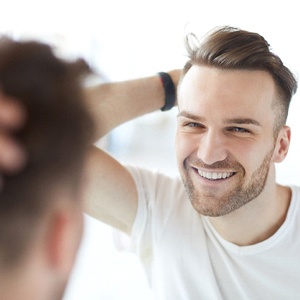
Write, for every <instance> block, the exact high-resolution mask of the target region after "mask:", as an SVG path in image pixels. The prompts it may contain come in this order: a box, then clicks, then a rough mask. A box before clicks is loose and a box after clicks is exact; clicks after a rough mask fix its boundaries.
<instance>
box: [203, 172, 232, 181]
mask: <svg viewBox="0 0 300 300" xmlns="http://www.w3.org/2000/svg"><path fill="white" fill-rule="evenodd" d="M198 174H199V175H200V176H201V177H203V178H205V179H209V180H220V179H227V178H230V177H231V176H233V175H234V174H235V173H234V172H224V173H217V172H204V171H201V170H198Z"/></svg>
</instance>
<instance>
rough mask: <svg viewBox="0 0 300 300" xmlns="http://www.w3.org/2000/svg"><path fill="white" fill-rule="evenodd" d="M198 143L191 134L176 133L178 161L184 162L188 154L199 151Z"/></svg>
mask: <svg viewBox="0 0 300 300" xmlns="http://www.w3.org/2000/svg"><path fill="white" fill-rule="evenodd" d="M197 148H198V144H197V143H196V141H195V140H194V139H193V138H192V137H191V136H189V135H186V134H183V133H181V132H177V133H176V156H177V161H178V163H182V162H183V161H184V160H185V159H186V158H187V157H188V156H190V155H191V154H193V153H197Z"/></svg>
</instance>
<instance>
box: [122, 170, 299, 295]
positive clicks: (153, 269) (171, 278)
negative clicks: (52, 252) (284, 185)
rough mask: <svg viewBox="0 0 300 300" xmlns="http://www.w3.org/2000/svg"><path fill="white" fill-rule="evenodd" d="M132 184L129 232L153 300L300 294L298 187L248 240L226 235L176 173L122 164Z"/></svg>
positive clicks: (293, 189)
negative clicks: (280, 212)
mask: <svg viewBox="0 0 300 300" xmlns="http://www.w3.org/2000/svg"><path fill="white" fill-rule="evenodd" d="M128 169H129V171H130V172H131V174H132V176H133V178H134V180H135V183H136V186H137V189H138V197H139V204H138V212H137V216H136V220H135V223H134V226H133V231H132V240H133V246H134V250H135V251H136V252H137V254H138V255H139V257H140V259H141V262H142V264H143V266H144V268H145V270H146V273H147V275H148V279H149V282H150V285H151V287H152V289H153V291H154V295H155V297H154V299H163V300H176V299H191V300H195V299H205V300H206V299H209V300H211V299H212V300H214V299H234V300H235V299H239V300H241V299H251V300H259V299H262V300H268V299H270V300H276V299H280V300H283V299H284V300H287V299H291V300H295V299H300V211H299V205H300V204H299V202H300V188H299V187H295V186H292V187H291V189H292V200H291V203H290V207H289V211H288V215H287V218H286V220H285V222H284V223H283V225H282V226H281V227H280V228H279V230H278V231H277V232H276V233H275V234H274V235H273V236H271V237H270V238H269V239H267V240H265V241H263V242H261V243H258V244H255V245H251V246H243V247H240V246H237V245H235V244H232V243H230V242H228V241H226V240H224V239H223V238H222V237H221V236H220V235H219V234H218V232H217V231H216V230H215V229H214V227H213V226H212V225H211V223H210V222H209V219H208V218H207V217H204V216H201V215H199V214H198V213H197V212H196V211H195V210H194V208H193V207H192V205H191V204H190V201H189V199H188V197H187V195H186V193H185V190H184V187H183V184H182V182H181V180H180V179H179V178H176V179H175V178H170V177H167V176H165V175H162V174H159V173H154V172H151V171H147V170H143V169H138V168H132V167H128Z"/></svg>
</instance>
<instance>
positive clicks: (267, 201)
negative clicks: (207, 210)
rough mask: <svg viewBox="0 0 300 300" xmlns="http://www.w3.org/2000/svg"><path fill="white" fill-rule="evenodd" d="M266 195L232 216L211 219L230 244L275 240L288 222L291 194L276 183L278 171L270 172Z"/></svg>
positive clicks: (263, 193) (251, 243)
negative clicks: (273, 237) (275, 236)
mask: <svg viewBox="0 0 300 300" xmlns="http://www.w3.org/2000/svg"><path fill="white" fill-rule="evenodd" d="M270 173H271V175H270V176H269V178H268V179H267V183H266V186H265V188H264V190H263V191H262V193H261V194H260V195H259V196H258V197H257V198H255V199H253V200H252V201H250V202H249V203H247V204H246V205H244V206H243V207H241V208H239V209H237V210H236V211H234V212H231V213H230V214H228V215H225V216H222V217H216V218H210V222H211V223H212V225H213V226H214V227H215V229H216V230H217V231H218V232H219V234H220V235H221V236H222V237H223V238H225V239H226V240H227V241H229V242H232V243H234V244H236V245H239V246H248V245H253V244H257V243H259V242H262V241H264V240H266V239H268V238H269V237H271V236H272V235H273V234H274V233H275V232H276V231H277V230H278V229H279V228H280V226H281V225H282V224H283V222H284V221H285V218H286V215H287V212H288V208H289V204H290V199H291V191H290V189H289V188H288V187H284V186H281V185H278V184H276V183H275V171H273V172H270Z"/></svg>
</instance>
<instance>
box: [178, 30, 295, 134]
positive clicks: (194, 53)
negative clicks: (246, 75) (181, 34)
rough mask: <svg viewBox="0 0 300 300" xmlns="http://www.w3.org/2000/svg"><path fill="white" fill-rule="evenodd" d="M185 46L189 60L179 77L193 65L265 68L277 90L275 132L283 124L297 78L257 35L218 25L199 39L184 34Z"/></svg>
mask: <svg viewBox="0 0 300 300" xmlns="http://www.w3.org/2000/svg"><path fill="white" fill-rule="evenodd" d="M186 49H187V52H188V57H189V60H188V62H187V63H186V65H185V67H184V70H183V76H184V75H185V74H186V73H187V72H188V70H189V69H190V68H191V67H192V66H193V65H203V66H209V67H216V68H220V69H232V70H261V71H267V72H268V73H269V74H270V75H271V76H272V78H273V80H274V82H275V85H276V92H277V95H276V96H277V97H276V98H277V99H275V100H276V101H274V103H273V109H274V111H275V112H276V114H277V118H276V124H275V131H276V130H279V129H280V128H281V127H282V126H283V125H284V124H285V122H286V119H287V115H288V109H289V105H290V101H291V98H292V96H293V95H294V94H295V93H296V91H297V80H296V79H295V76H294V75H293V74H292V72H291V71H290V70H289V69H288V68H287V67H286V66H284V64H283V63H282V61H281V59H280V58H279V57H278V56H277V55H276V54H274V53H273V52H272V51H271V49H270V45H269V44H268V42H267V41H266V40H265V39H264V38H263V37H262V36H261V35H259V34H257V33H253V32H249V31H245V30H240V29H238V28H234V27H229V26H224V27H218V28H216V29H214V30H213V31H211V32H209V33H208V35H206V36H205V37H204V38H203V40H202V41H199V40H198V39H197V37H196V36H195V35H194V34H188V35H187V37H186Z"/></svg>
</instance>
